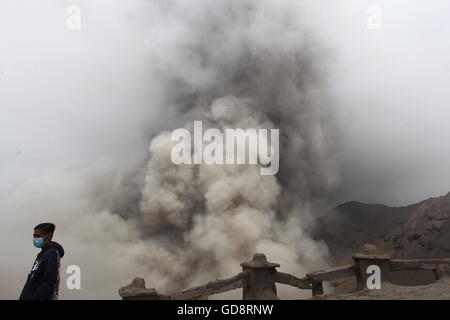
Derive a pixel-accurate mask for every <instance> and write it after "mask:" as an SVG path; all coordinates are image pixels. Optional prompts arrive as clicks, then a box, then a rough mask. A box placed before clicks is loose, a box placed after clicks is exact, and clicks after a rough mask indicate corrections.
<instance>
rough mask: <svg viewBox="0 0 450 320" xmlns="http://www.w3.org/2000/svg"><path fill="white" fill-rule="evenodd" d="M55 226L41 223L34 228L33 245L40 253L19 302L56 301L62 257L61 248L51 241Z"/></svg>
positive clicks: (62, 251)
mask: <svg viewBox="0 0 450 320" xmlns="http://www.w3.org/2000/svg"><path fill="white" fill-rule="evenodd" d="M53 232H55V225H54V224H53V223H41V224H38V225H37V226H36V227H35V228H34V234H33V244H34V246H35V247H36V248H40V249H41V252H39V254H38V255H37V257H36V261H34V263H33V267H32V268H31V271H30V273H29V274H28V278H27V282H26V283H25V286H24V287H23V290H22V293H21V295H20V298H19V299H20V300H57V299H58V289H59V266H60V259H61V258H62V257H63V256H64V249H63V247H62V246H61V245H60V244H59V243H57V242H54V241H52V238H53Z"/></svg>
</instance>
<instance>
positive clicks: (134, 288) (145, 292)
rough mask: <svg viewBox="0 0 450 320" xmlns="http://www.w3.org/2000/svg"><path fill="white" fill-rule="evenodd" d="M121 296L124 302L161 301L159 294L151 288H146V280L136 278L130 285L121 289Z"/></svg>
mask: <svg viewBox="0 0 450 320" xmlns="http://www.w3.org/2000/svg"><path fill="white" fill-rule="evenodd" d="M119 295H120V296H121V297H122V299H123V300H159V299H160V296H159V294H158V292H157V291H156V290H155V289H153V288H151V289H147V288H145V280H144V279H142V278H135V279H134V280H133V281H132V282H131V283H130V284H129V285H126V286H124V287H122V288H120V289H119Z"/></svg>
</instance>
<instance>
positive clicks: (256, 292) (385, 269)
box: [119, 245, 450, 300]
mask: <svg viewBox="0 0 450 320" xmlns="http://www.w3.org/2000/svg"><path fill="white" fill-rule="evenodd" d="M352 259H353V264H352V265H347V266H341V267H335V268H329V269H326V270H319V271H314V272H311V273H308V274H306V276H305V277H303V278H297V277H295V276H293V275H291V274H288V273H283V272H278V271H277V270H276V268H278V267H279V266H280V265H279V264H277V263H271V262H268V261H267V259H266V256H265V255H264V254H263V253H257V254H255V255H254V256H253V259H252V260H251V261H248V262H244V263H241V267H242V272H241V273H239V274H237V275H235V276H234V277H231V278H228V279H223V280H216V281H213V282H209V283H207V284H205V285H202V286H198V287H194V288H190V289H186V290H183V291H179V292H174V293H171V294H159V293H158V292H157V291H156V290H155V289H147V288H145V282H144V279H141V278H136V279H134V280H133V282H132V283H131V284H129V285H127V286H125V287H122V288H121V289H120V290H119V295H120V296H121V297H122V299H124V300H193V299H208V297H209V296H211V295H214V294H219V293H224V292H226V291H231V290H235V289H239V288H242V293H243V295H242V298H243V300H277V299H278V296H277V288H276V285H275V284H276V283H281V284H286V285H290V286H294V287H296V288H299V289H306V290H312V295H313V296H317V295H323V282H326V281H333V280H338V279H341V278H347V277H352V276H353V277H356V279H357V286H356V288H355V290H360V289H362V288H363V287H365V285H366V282H367V279H368V277H369V274H368V273H367V268H368V267H369V266H372V265H377V266H378V267H379V268H380V271H381V281H390V273H391V271H407V270H432V271H433V272H434V274H435V279H440V278H441V273H442V272H443V271H446V270H447V271H450V259H428V260H425V259H424V260H395V259H391V258H390V256H389V255H386V254H382V253H379V252H378V250H377V248H376V247H375V246H373V245H365V246H364V247H363V250H362V252H361V253H357V254H354V255H353V256H352Z"/></svg>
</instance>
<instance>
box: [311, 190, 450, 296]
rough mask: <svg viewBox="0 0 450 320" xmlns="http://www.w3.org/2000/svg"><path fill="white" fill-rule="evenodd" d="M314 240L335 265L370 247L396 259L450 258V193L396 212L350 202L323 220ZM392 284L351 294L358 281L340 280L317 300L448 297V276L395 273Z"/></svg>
mask: <svg viewBox="0 0 450 320" xmlns="http://www.w3.org/2000/svg"><path fill="white" fill-rule="evenodd" d="M314 237H315V238H316V239H320V240H323V241H324V242H325V243H326V244H327V245H328V247H329V249H330V252H331V254H332V257H331V258H332V264H333V265H344V264H350V263H352V259H351V256H352V254H353V253H355V252H358V250H359V249H360V248H361V247H362V246H363V245H364V244H367V243H371V244H375V245H376V246H377V247H378V248H379V249H380V251H381V252H383V253H387V254H389V255H391V256H392V258H400V259H439V258H450V193H448V194H447V195H445V196H442V197H437V198H430V199H428V200H425V201H422V202H420V203H416V204H412V205H409V206H404V207H396V208H395V207H388V206H385V205H380V204H364V203H360V202H347V203H344V204H342V205H340V206H338V207H336V208H335V209H333V210H331V211H329V212H328V213H327V214H325V215H324V216H323V217H322V218H321V219H319V223H318V227H317V230H316V233H315V236H314ZM391 280H392V283H391V282H389V283H387V282H386V283H383V285H382V289H381V290H368V289H365V290H362V291H359V292H353V291H354V289H355V287H356V279H354V277H353V278H346V279H340V280H337V281H333V282H332V283H325V284H324V289H325V293H326V295H325V296H323V297H315V298H313V299H333V300H334V299H340V300H351V299H358V300H359V299H361V300H366V299H432V300H435V299H450V277H449V273H448V272H447V273H444V278H442V279H441V280H438V281H435V280H434V275H433V273H432V271H425V270H422V271H403V272H391ZM426 283H428V284H426ZM405 284H406V285H405ZM423 284H426V285H423ZM327 292H328V293H330V292H333V293H332V294H327ZM352 292H353V293H352Z"/></svg>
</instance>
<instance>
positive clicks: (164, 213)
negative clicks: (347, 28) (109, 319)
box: [0, 0, 337, 298]
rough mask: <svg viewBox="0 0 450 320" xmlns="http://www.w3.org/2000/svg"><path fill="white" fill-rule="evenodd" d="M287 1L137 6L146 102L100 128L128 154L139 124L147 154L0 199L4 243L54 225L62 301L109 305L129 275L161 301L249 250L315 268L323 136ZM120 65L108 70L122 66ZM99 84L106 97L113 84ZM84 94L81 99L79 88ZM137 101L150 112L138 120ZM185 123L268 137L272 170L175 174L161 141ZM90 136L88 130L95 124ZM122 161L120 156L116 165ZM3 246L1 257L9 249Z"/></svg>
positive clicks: (63, 175)
mask: <svg viewBox="0 0 450 320" xmlns="http://www.w3.org/2000/svg"><path fill="white" fill-rule="evenodd" d="M144 3H145V5H144ZM299 3H300V1H287V0H286V1H280V0H277V1H268V0H265V1H261V0H259V1H256V0H254V1H253V0H251V1H250V0H245V1H243V0H236V1H214V2H212V1H195V2H189V4H188V3H187V2H184V1H150V2H142V8H143V9H144V10H149V11H148V12H149V16H148V17H146V16H145V15H142V16H139V17H136V16H135V17H133V18H135V19H137V21H140V20H139V19H140V18H142V19H148V20H149V21H150V25H151V28H149V29H148V30H146V32H147V33H146V34H148V37H149V40H148V41H149V42H148V43H149V44H150V47H149V48H147V50H148V53H147V61H148V65H144V66H142V67H143V68H147V72H148V73H149V74H151V75H152V77H144V76H142V77H139V81H140V84H139V86H142V85H143V84H145V81H146V80H148V82H149V83H148V86H149V90H150V92H152V96H147V97H139V101H136V100H134V98H131V97H130V101H131V102H130V103H129V104H132V103H136V102H137V104H138V105H139V106H140V107H139V109H129V108H127V107H124V108H123V109H122V108H121V107H119V106H117V108H116V109H114V110H115V111H116V112H117V119H120V118H121V117H122V118H123V115H127V114H129V113H133V112H136V117H134V116H133V117H132V118H131V119H130V118H126V119H128V120H129V121H130V124H124V125H123V126H122V124H119V123H117V127H116V129H115V131H117V132H114V133H113V131H114V130H110V131H106V132H110V133H111V135H110V136H109V139H108V144H114V142H117V143H118V144H121V146H123V145H126V144H127V142H129V141H137V142H138V143H137V146H141V140H142V137H141V136H139V138H136V135H137V134H136V133H135V131H136V129H135V128H134V129H133V130H132V131H131V133H130V131H128V128H131V127H133V126H132V125H134V124H137V127H139V128H143V127H145V121H147V122H148V123H147V126H146V127H145V128H144V129H142V132H144V133H145V134H146V135H147V137H152V139H151V143H150V155H149V156H147V155H143V153H144V151H146V149H145V146H143V148H142V149H141V151H135V149H137V147H133V148H130V147H129V146H128V147H124V148H122V147H120V148H121V149H122V150H121V152H120V153H119V152H118V153H117V154H116V156H115V157H110V158H111V159H108V160H97V161H96V162H95V163H94V164H92V163H90V164H88V165H80V164H77V165H72V168H71V169H55V170H53V172H51V173H49V174H47V175H46V177H45V178H36V179H28V181H27V183H26V184H24V185H23V186H22V187H21V188H20V189H19V190H17V191H16V192H15V193H14V194H12V195H10V196H8V198H4V200H3V202H2V208H1V210H2V212H11V214H10V215H7V216H4V217H2V219H3V220H4V221H3V222H4V225H9V226H10V228H11V229H12V230H16V233H15V234H14V235H13V236H12V238H11V239H12V240H14V242H15V243H16V244H17V246H18V247H20V248H24V247H27V246H29V243H28V242H27V241H26V240H27V239H26V237H27V236H28V235H29V234H30V233H31V227H32V226H34V225H35V224H37V223H39V222H42V221H53V222H55V224H56V225H57V230H56V238H55V240H57V241H60V242H61V243H62V244H63V245H64V246H65V247H66V251H67V255H66V257H65V258H64V259H63V272H64V267H65V266H67V265H69V264H77V265H80V267H81V270H82V272H83V273H82V275H83V286H84V287H83V288H82V290H81V291H80V292H77V291H71V292H69V291H67V290H66V289H65V288H64V281H63V282H62V295H61V296H62V298H64V297H72V298H77V297H83V298H118V296H117V289H118V288H119V287H120V286H122V285H125V284H127V283H129V281H131V280H132V278H133V277H135V276H141V277H144V278H145V279H146V281H147V284H148V285H149V286H151V287H155V288H157V289H158V290H159V291H161V292H164V293H167V292H170V291H172V290H177V289H182V288H186V287H188V286H191V285H196V284H200V283H203V282H205V281H210V280H213V279H215V278H223V277H229V276H233V275H234V274H236V273H237V272H239V270H240V266H239V264H240V263H241V262H243V261H246V260H248V259H250V258H251V257H252V255H253V254H254V253H256V252H264V253H266V255H267V256H268V258H269V259H270V260H272V261H275V262H278V263H280V264H281V266H282V270H283V271H287V272H291V273H293V274H295V275H298V276H302V275H304V274H305V272H307V271H310V270H312V269H314V268H317V267H322V266H324V264H325V263H326V256H327V249H326V247H325V246H324V245H323V244H321V243H318V242H315V241H312V240H311V238H310V237H309V233H310V232H311V230H312V228H313V227H314V217H315V214H316V212H317V210H318V208H320V207H321V205H322V204H323V201H324V199H325V198H324V197H325V195H326V193H327V191H328V190H329V189H330V187H332V186H333V185H334V184H335V183H336V180H337V170H336V165H335V163H334V160H333V147H332V142H331V141H329V139H328V138H327V137H328V136H329V134H328V133H327V131H326V123H327V121H328V110H327V106H326V98H325V96H324V94H323V92H322V90H323V88H324V84H323V83H322V79H323V77H324V72H325V70H324V69H323V65H324V64H323V62H324V61H322V55H321V53H322V49H321V48H320V46H319V45H318V44H317V43H315V42H314V41H313V39H312V38H311V36H310V35H309V34H308V33H307V32H306V30H305V28H304V26H303V25H302V18H301V13H302V10H301V7H300V4H299ZM139 4H141V2H139ZM86 6H88V5H87V4H86ZM87 8H90V7H87ZM86 12H87V15H88V17H89V15H93V14H95V10H91V11H89V10H86ZM88 21H89V20H88ZM90 21H92V20H90ZM125 21H126V20H125ZM88 26H89V25H88ZM118 32H120V30H118ZM127 32H129V30H128V31H127ZM91 40H92V39H91ZM105 41H108V40H105ZM132 44H133V46H137V43H136V42H132ZM123 56H124V57H126V56H127V55H126V54H124V55H123ZM113 57H114V55H113ZM119 57H121V55H119ZM110 59H112V58H110ZM131 59H133V57H131ZM106 61H108V60H106ZM90 63H92V62H90ZM121 63H122V68H118V69H119V71H117V72H120V73H121V72H122V71H123V70H126V66H127V65H128V64H129V63H132V61H122V62H121ZM113 64H114V63H111V64H110V65H111V66H112V65H113ZM95 65H96V64H93V65H92V66H93V67H95ZM133 66H135V65H134V64H133ZM135 67H136V69H139V65H136V66H135ZM120 70H122V71H120ZM139 74H140V75H141V73H139ZM124 77H125V78H124V79H128V77H129V76H128V75H126V76H125V75H124ZM97 80H98V79H93V80H92V85H95V84H96V81H97ZM128 80H130V81H134V80H132V79H128ZM122 85H127V84H125V83H124V82H123V83H122ZM102 86H103V84H102V83H101V82H100V83H99V84H98V87H99V88H102ZM110 86H111V87H109V88H107V89H106V90H107V91H105V93H106V92H107V93H108V94H118V92H120V90H119V91H117V92H116V91H114V89H120V88H121V87H122V86H121V84H110ZM111 88H112V89H111ZM84 89H85V90H88V89H87V88H84ZM85 90H83V91H82V93H81V94H83V92H90V91H89V90H90V88H89V90H88V91H85ZM130 92H133V90H131V89H130ZM120 98H121V99H123V101H127V100H126V98H127V96H121V97H120ZM142 101H146V102H145V103H146V104H148V108H149V109H151V110H152V111H151V112H148V111H143V108H142ZM129 104H128V105H129ZM125 105H126V106H127V103H125ZM75 110H77V109H76V108H75ZM102 114H105V116H107V115H108V113H107V112H105V113H102ZM159 114H165V115H166V116H165V117H161V118H158V115H159ZM168 115H169V116H168ZM146 117H148V120H145V119H146ZM137 118H139V119H137ZM194 120H201V121H203V124H204V126H205V128H206V127H209V128H217V129H219V130H224V129H225V128H240V129H249V128H263V129H273V128H275V129H280V169H279V172H278V174H277V175H275V176H262V175H260V171H259V167H260V166H259V165H206V164H204V165H175V164H174V163H173V162H172V161H171V159H170V154H171V150H172V147H173V145H174V142H173V141H171V139H170V132H171V130H173V129H176V128H178V127H186V128H188V129H191V126H192V123H193V121H194ZM113 123H114V122H113ZM96 125H97V124H96ZM94 127H95V126H94ZM95 128H96V130H97V132H98V133H101V132H102V131H101V129H102V127H101V122H99V124H98V125H97V126H96V127H95ZM119 130H120V132H119ZM157 130H159V131H160V132H161V133H160V134H157V135H154V132H155V131H157ZM93 141H96V142H97V144H98V143H99V141H102V136H101V135H97V137H96V138H94V139H93ZM149 141H150V139H149V140H147V142H146V143H147V145H148V143H149ZM89 143H91V142H89ZM95 146H96V145H95V144H93V145H92V146H91V147H89V148H87V150H96V149H95ZM127 152H128V153H127ZM133 152H134V153H133ZM124 154H127V156H126V158H127V159H126V160H117V158H122V159H123V155H124ZM145 162H148V164H147V165H146V164H145ZM80 167H81V168H82V169H80ZM2 248H3V249H5V250H6V252H9V253H10V255H13V252H16V253H17V250H18V249H17V247H16V248H14V249H13V248H11V247H9V246H5V247H3V244H2ZM31 250H32V249H31V246H30V248H29V249H26V250H24V253H23V254H20V256H19V255H15V258H14V259H12V260H10V261H9V262H5V264H3V265H2V267H4V268H10V267H12V266H14V265H21V269H18V270H17V271H14V272H15V273H14V275H13V276H11V275H8V274H7V273H5V272H1V273H0V274H1V277H2V278H0V281H1V282H2V283H4V284H5V285H4V286H3V285H2V288H4V291H3V289H2V292H0V294H1V297H7V298H14V297H15V296H16V295H18V292H16V291H18V290H20V287H21V285H22V283H23V281H22V278H24V277H25V275H26V270H27V267H28V265H29V264H30V263H31V259H32V254H33V253H34V252H32V251H31ZM25 251H26V252H25ZM10 269H11V270H12V269H13V268H10ZM10 279H15V281H14V282H11V281H10ZM63 280H64V277H63ZM308 294H309V293H307V295H308Z"/></svg>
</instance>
